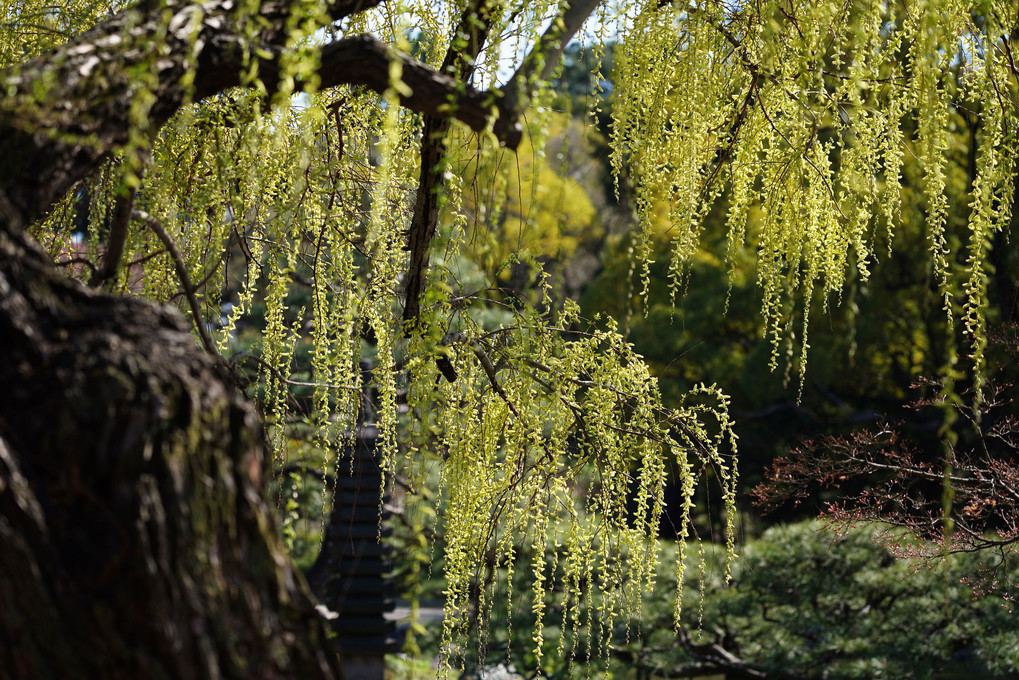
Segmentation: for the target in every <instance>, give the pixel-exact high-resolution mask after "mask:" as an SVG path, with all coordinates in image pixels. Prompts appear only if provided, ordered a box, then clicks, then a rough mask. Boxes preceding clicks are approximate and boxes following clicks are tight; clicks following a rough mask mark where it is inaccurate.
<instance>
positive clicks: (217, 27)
mask: <svg viewBox="0 0 1019 680" xmlns="http://www.w3.org/2000/svg"><path fill="white" fill-rule="evenodd" d="M372 4H375V3H374V2H371V1H369V2H366V3H359V2H356V1H355V0H346V1H344V2H337V3H334V5H333V8H334V11H333V16H334V17H341V16H345V13H346V12H350V11H354V10H355V9H357V8H362V7H366V6H369V5H372ZM235 6H236V3H235V2H234V0H206V1H205V2H187V1H186V0H165V3H156V2H151V1H150V2H146V3H142V4H140V5H138V6H135V7H133V8H131V9H128V10H125V11H124V12H122V13H121V14H118V15H117V16H115V17H113V18H112V19H110V20H108V21H106V22H104V23H103V24H101V25H100V26H98V27H96V28H95V29H93V30H92V31H89V32H87V33H85V34H83V35H81V36H80V37H78V38H77V39H75V40H73V41H71V42H69V43H67V44H65V45H63V46H61V47H60V48H58V49H56V50H54V51H52V52H50V53H47V54H45V55H43V56H41V57H39V58H37V59H34V60H32V61H29V62H28V63H26V64H23V65H22V66H20V67H19V68H16V69H9V70H7V71H6V72H2V73H0V88H2V89H3V91H4V92H5V94H6V96H5V98H4V99H3V100H0V157H3V158H4V160H5V162H4V163H3V164H2V165H0V219H2V220H3V221H4V222H5V223H6V224H7V225H8V226H9V227H11V228H14V229H21V228H24V227H25V226H26V225H27V224H30V223H31V222H33V221H35V220H37V219H39V217H41V216H42V215H43V214H44V213H45V212H46V210H48V209H49V208H50V206H52V205H53V203H54V202H55V201H56V200H57V199H58V198H59V197H60V196H62V195H63V194H64V193H66V192H67V191H68V190H69V189H70V188H71V186H73V185H74V183H75V182H77V181H78V180H80V179H81V178H82V177H84V176H85V174H86V173H87V172H88V171H89V170H91V169H92V168H94V167H96V165H98V163H99V162H100V161H101V160H102V159H103V158H105V157H107V156H109V155H110V154H112V153H116V152H118V151H119V150H121V149H123V148H125V147H126V146H127V145H128V144H129V142H130V141H131V140H132V139H134V140H136V143H138V140H141V143H144V140H147V139H151V138H152V137H153V136H154V135H155V134H156V132H157V131H158V129H159V127H160V126H161V125H162V124H163V123H165V122H166V121H167V120H168V119H169V118H170V116H172V115H173V114H174V113H176V111H178V110H179V109H180V107H181V106H182V105H183V104H185V103H186V102H188V101H191V100H200V99H202V98H205V97H209V96H212V95H215V94H218V93H219V92H222V91H223V90H225V89H227V88H230V87H234V86H237V85H241V84H243V78H244V73H245V70H246V69H245V67H244V64H245V61H246V60H247V59H248V58H249V57H250V58H252V59H254V60H255V61H256V62H258V63H259V74H260V77H261V79H262V80H263V81H264V82H265V86H266V88H267V89H268V90H269V91H270V92H271V91H274V90H275V89H276V87H277V86H278V75H279V67H278V62H279V58H280V57H281V56H282V55H283V53H284V46H283V45H282V44H279V43H278V42H273V41H281V40H282V37H283V36H282V33H281V31H282V29H283V27H284V25H285V21H286V16H287V11H286V10H287V9H288V8H289V3H286V2H283V1H282V0H278V1H277V2H267V3H263V4H262V6H261V7H260V10H259V17H260V18H261V19H262V20H264V21H263V23H265V24H266V27H265V29H264V30H263V31H262V33H261V37H262V39H263V40H264V41H265V42H263V43H261V44H257V45H252V44H251V43H250V40H249V38H248V34H247V32H246V31H245V30H243V27H242V26H240V25H239V24H238V22H239V21H240V19H238V15H237V10H236V7H235ZM243 19H245V20H247V21H252V20H253V19H252V18H249V17H244V18H243ZM256 48H257V49H256ZM254 55H257V56H254ZM393 59H399V60H401V61H402V62H403V80H404V82H405V84H406V85H407V86H408V87H409V88H410V94H409V95H406V96H403V97H401V102H402V103H403V105H404V106H406V107H407V108H409V109H411V110H414V111H418V112H420V113H426V114H429V115H432V116H435V117H438V118H458V119H460V120H463V121H464V122H465V123H466V124H467V125H469V126H471V127H472V128H473V129H475V130H483V129H485V127H486V126H487V125H488V124H489V119H490V118H492V117H493V116H495V115H496V114H498V117H497V119H496V120H495V123H494V126H493V130H494V132H495V134H496V135H497V136H499V137H500V138H501V139H502V140H503V141H504V142H505V143H506V144H507V146H510V147H515V146H516V145H517V144H518V143H519V141H520V129H519V126H518V124H517V123H516V121H517V116H516V115H511V110H510V109H507V108H506V107H505V105H504V103H503V102H502V101H501V100H500V97H499V93H497V92H489V93H482V92H477V91H476V90H473V89H472V88H469V87H465V86H463V84H462V83H461V82H458V81H456V80H455V79H453V78H451V77H449V76H446V75H442V74H439V73H437V72H435V71H434V70H433V69H430V68H429V67H428V66H426V65H424V64H423V63H421V62H419V61H417V60H415V59H413V58H411V57H409V56H407V55H401V54H398V53H395V52H393V51H392V50H389V49H387V48H386V47H385V46H384V45H383V44H382V43H381V42H379V41H378V40H376V39H374V38H372V37H370V36H354V37H350V38H344V39H341V40H338V41H336V42H334V43H332V44H330V45H327V46H325V47H324V48H322V53H321V68H320V73H321V78H322V86H323V87H331V86H335V85H340V84H357V85H365V86H367V87H369V88H371V89H373V90H375V91H377V92H382V91H385V90H386V89H388V88H389V87H390V86H391V83H390V82H389V63H390V61H391V60H393ZM138 73H143V74H147V77H146V78H143V79H141V80H140V79H139V77H138V75H137V74H138ZM188 82H190V83H191V86H190V87H188V86H187V85H186V83H188ZM296 85H297V87H298V88H300V87H301V85H302V84H301V83H297V84H296ZM100 95H101V96H100ZM140 102H147V103H145V104H144V105H143V106H141V108H140V104H139V103H140ZM26 178H30V180H29V181H26Z"/></svg>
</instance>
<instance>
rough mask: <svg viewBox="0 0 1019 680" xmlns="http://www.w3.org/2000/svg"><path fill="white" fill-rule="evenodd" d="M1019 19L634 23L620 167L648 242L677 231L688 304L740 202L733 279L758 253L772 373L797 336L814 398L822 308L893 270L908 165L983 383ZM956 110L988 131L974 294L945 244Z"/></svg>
mask: <svg viewBox="0 0 1019 680" xmlns="http://www.w3.org/2000/svg"><path fill="white" fill-rule="evenodd" d="M1007 4H1008V3H1003V2H969V1H966V0H916V1H914V2H906V3H881V2H859V3H843V2H806V1H803V2H796V1H795V0H794V1H793V2H789V1H788V0H781V1H779V0H775V1H773V2H765V3H756V4H755V5H754V6H753V8H750V7H745V6H743V5H729V4H726V3H703V4H701V3H698V4H695V5H694V4H689V5H688V4H683V3H677V4H676V5H674V6H670V5H664V6H663V5H661V4H659V3H649V4H648V6H647V7H645V8H644V9H643V10H642V11H640V12H638V13H636V15H635V17H634V18H632V21H633V25H634V30H633V31H632V32H630V33H629V34H627V35H626V36H624V38H623V40H622V42H621V44H620V45H619V46H618V47H617V52H616V53H617V57H616V63H617V73H616V78H615V86H616V89H615V91H614V95H615V98H616V99H615V102H614V103H615V106H614V108H613V117H614V128H613V131H614V138H613V146H614V155H613V158H612V163H613V168H614V170H616V172H617V174H618V173H620V172H622V171H623V170H624V168H625V169H628V170H629V172H630V173H631V176H632V177H634V178H635V179H636V181H637V189H636V191H637V195H638V196H637V208H638V214H639V216H640V221H641V224H642V228H643V229H644V230H645V231H650V230H654V229H660V227H659V223H660V215H661V214H662V212H663V211H667V213H668V216H669V217H668V229H669V236H670V238H671V240H672V242H673V244H674V245H673V255H672V262H671V263H670V270H671V271H672V272H673V275H672V277H673V286H674V288H673V290H674V291H676V290H678V289H679V286H680V283H681V281H682V278H681V271H682V267H683V263H684V262H685V261H688V260H689V258H690V257H692V256H693V254H694V253H695V252H696V250H697V248H698V246H699V234H700V223H701V220H702V218H703V215H704V214H705V213H706V212H707V209H708V208H709V207H710V204H711V203H712V202H713V201H715V200H716V199H717V198H718V197H720V196H723V195H725V196H726V197H727V200H728V208H727V210H728V230H729V237H728V246H727V250H728V257H729V261H730V264H731V266H733V267H735V255H736V253H737V252H738V251H739V249H740V248H741V247H742V246H744V245H753V246H756V247H757V248H758V284H759V286H760V288H761V291H762V296H763V312H764V317H765V322H766V323H765V327H766V333H767V335H768V336H769V337H770V338H771V340H772V343H773V362H772V363H773V367H777V366H778V363H779V359H780V354H781V348H782V346H783V344H784V343H785V342H786V341H789V340H791V339H792V338H793V336H794V334H797V335H798V338H797V341H798V343H799V352H798V359H797V360H796V363H797V370H798V371H799V372H800V375H801V380H802V372H803V370H804V367H805V362H806V357H807V349H808V347H809V343H808V335H807V330H808V327H809V322H810V309H811V306H812V304H814V303H815V302H820V303H821V304H822V305H827V304H829V303H831V302H838V301H839V300H840V299H841V293H842V290H843V288H844V287H845V285H846V281H847V276H848V274H849V272H850V270H851V269H855V270H856V273H857V274H858V276H859V278H860V280H862V281H866V280H867V277H868V275H869V270H870V267H871V266H872V264H873V262H874V261H875V258H876V257H878V256H879V255H881V253H876V252H875V242H876V240H877V235H878V230H877V228H876V227H877V226H878V225H879V224H880V225H882V226H884V228H885V229H886V230H887V237H888V242H889V247H892V238H891V237H892V236H893V235H894V231H895V226H896V224H897V222H898V217H899V211H900V205H899V203H900V186H901V168H902V164H903V159H904V156H905V155H907V154H908V155H911V156H913V157H915V159H916V161H917V163H918V165H919V167H920V168H921V172H922V194H923V200H924V206H923V207H924V212H925V213H926V231H927V237H928V242H929V244H930V258H931V262H932V265H933V269H934V272H935V274H936V277H937V280H938V281H939V287H940V290H941V292H942V296H943V300H944V307H945V313H946V314H947V315H948V317H949V320H951V319H952V316H953V311H952V308H953V304H954V296H955V295H957V294H958V293H957V292H955V291H958V289H959V288H960V285H961V288H962V292H963V294H964V295H963V299H962V307H963V324H964V327H965V333H966V336H967V337H968V339H969V342H970V344H971V359H972V361H973V364H974V366H975V370H976V373H978V374H979V373H980V370H981V366H982V356H983V345H984V341H983V339H982V338H983V334H984V328H983V316H984V309H985V308H986V304H987V302H986V295H985V289H986V278H987V276H986V267H985V265H984V263H985V262H986V258H987V252H988V248H989V243H990V239H991V237H992V236H993V234H994V233H995V232H997V231H998V230H1000V229H1001V226H1002V225H1003V224H1006V223H1007V219H1008V217H1009V216H1010V214H1011V196H1012V189H1013V185H1014V173H1013V172H1011V167H1012V166H1011V162H1012V160H1011V159H1012V158H1013V154H1012V153H1011V150H1012V149H1013V148H1014V146H1015V117H1016V111H1015V106H1016V100H1015V87H1016V83H1015V78H1016V77H1015V73H1014V71H1011V70H1010V68H1011V67H1010V65H1009V62H1008V58H1007V55H1008V52H1009V49H1011V48H1010V46H1009V45H1008V43H1007V41H1008V39H1009V37H1008V32H1009V26H1010V25H1012V24H1014V21H1015V16H1014V15H1015V11H1014V8H1009V7H1006V5H1007ZM1010 22H1011V23H1010ZM957 73H961V74H962V77H961V79H959V80H960V82H961V85H962V87H961V88H958V86H957V84H956V81H957V77H956V74H957ZM958 107H965V108H966V109H969V110H973V111H979V113H980V116H981V121H980V122H981V133H980V139H979V140H978V145H979V149H980V151H979V154H978V159H979V160H978V164H977V169H976V174H977V179H976V180H975V181H974V183H973V187H972V189H971V194H970V195H971V205H970V228H971V238H970V240H969V244H968V246H967V247H966V251H965V252H966V260H967V262H966V272H967V273H966V274H964V275H962V276H961V277H960V276H959V274H958V273H957V272H953V271H952V266H951V260H952V259H953V258H955V257H956V255H955V254H954V253H953V252H952V251H951V246H950V243H949V241H948V237H947V235H946V228H947V218H948V212H949V208H950V206H949V204H948V198H947V196H948V194H947V192H946V168H947V165H948V161H949V159H948V155H947V149H948V140H949V135H950V133H951V130H952V125H953V123H952V115H953V111H954V110H957V108H958ZM991 109H993V111H992V110H991ZM752 207H754V208H757V209H758V210H757V211H756V213H755V211H751V208H752ZM797 308H799V309H800V310H801V311H800V312H799V314H798V316H799V317H800V320H799V321H798V322H795V323H794V321H793V320H794V318H795V316H797V314H796V312H795V310H796V309H797ZM797 329H798V330H797Z"/></svg>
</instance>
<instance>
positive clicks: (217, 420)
mask: <svg viewBox="0 0 1019 680" xmlns="http://www.w3.org/2000/svg"><path fill="white" fill-rule="evenodd" d="M0 346H2V347H3V348H4V354H5V356H4V361H3V362H0V384H2V385H3V386H4V389H3V390H2V391H0V573H2V574H3V578H2V579H0V677H10V678H58V677H59V678H283V677H301V678H328V677H339V675H340V671H339V668H338V664H337V661H336V659H335V657H334V656H333V655H332V654H330V652H329V651H328V650H329V647H328V644H327V641H326V635H325V631H324V628H323V626H322V623H321V621H320V619H319V617H318V615H317V613H316V612H315V609H314V602H313V600H312V598H311V597H310V595H309V593H308V591H307V587H306V586H305V585H304V582H303V579H302V578H301V577H300V576H299V574H298V573H297V572H296V571H295V569H294V567H293V566H292V564H291V563H290V561H289V560H288V559H287V558H286V556H285V553H284V551H283V548H282V546H281V545H280V543H279V541H278V540H277V539H276V537H275V524H274V522H273V520H272V517H271V515H270V512H269V509H268V506H267V504H266V503H265V501H264V500H263V484H262V480H263V476H264V469H263V468H264V465H265V463H264V459H263V455H262V448H261V446H260V443H259V440H258V435H257V433H258V427H257V422H256V416H255V413H254V412H253V410H252V409H251V408H250V407H248V406H247V405H246V404H244V402H243V401H242V400H241V399H240V398H239V397H238V396H237V394H236V392H235V391H234V390H233V389H232V388H231V387H230V385H229V383H228V381H226V380H225V379H224V376H222V375H221V374H220V373H219V372H218V368H217V364H216V363H215V361H214V360H213V359H212V358H211V357H208V356H207V355H205V354H204V353H203V352H201V351H200V350H199V349H198V347H197V346H196V345H195V341H194V339H193V338H192V337H191V336H190V335H189V334H188V333H187V332H186V328H185V326H184V324H183V322H182V320H181V318H180V317H179V315H178V314H176V313H175V312H174V311H173V310H171V309H169V308H163V307H159V306H156V305H153V304H150V303H147V302H144V301H141V300H137V299H129V298H116V297H110V296H106V295H101V294H96V293H93V292H91V291H88V290H86V289H84V288H83V287H81V286H79V285H78V284H75V283H73V282H71V281H68V280H65V279H62V278H61V277H59V275H57V274H55V273H54V270H53V269H52V266H51V264H50V263H49V262H48V261H47V259H46V257H45V255H44V254H43V253H42V252H41V251H40V250H39V249H38V248H37V247H35V246H34V245H33V244H31V243H30V242H28V241H27V240H26V239H24V238H23V237H18V236H12V235H10V234H9V233H3V232H0Z"/></svg>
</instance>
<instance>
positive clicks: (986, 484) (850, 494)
mask: <svg viewBox="0 0 1019 680" xmlns="http://www.w3.org/2000/svg"><path fill="white" fill-rule="evenodd" d="M1011 389H1012V386H1010V385H1009V386H1001V385H998V386H992V388H991V390H989V391H990V392H991V398H990V399H988V401H987V402H986V403H985V404H984V406H983V411H984V412H983V414H982V417H981V418H980V420H979V421H977V420H976V419H972V420H969V421H965V420H964V422H967V425H968V428H967V432H963V433H962V435H963V436H961V437H960V443H959V444H956V445H948V444H945V443H943V445H944V446H947V447H948V449H947V457H942V456H943V454H942V452H941V451H939V452H936V453H932V452H930V451H925V450H923V449H922V448H921V447H920V446H918V445H917V443H916V442H914V441H911V440H910V438H909V436H908V434H905V432H904V429H905V426H904V425H903V424H901V423H900V424H884V425H883V426H881V427H879V428H876V429H870V430H861V431H857V432H854V433H853V434H851V435H849V436H844V437H827V438H825V439H822V440H820V441H816V442H810V443H808V444H806V445H805V446H803V447H801V448H798V449H795V450H793V451H792V452H791V453H790V455H789V456H787V457H785V458H780V459H778V460H776V461H775V462H774V463H773V464H772V466H771V469H770V470H769V471H768V474H767V479H768V481H767V482H766V483H764V484H761V485H759V486H758V487H757V488H756V489H754V491H753V494H754V495H755V496H756V498H757V502H758V504H759V505H761V506H763V507H764V508H765V509H766V510H774V509H776V508H778V507H780V506H783V505H786V504H789V503H792V504H799V503H801V502H804V501H805V500H808V499H812V498H815V497H816V495H817V494H818V492H823V491H827V492H829V493H830V492H831V491H832V490H834V491H835V492H836V493H837V494H839V495H843V496H844V497H842V498H839V499H838V500H834V501H830V502H828V503H827V504H826V506H825V508H826V509H825V514H826V515H827V516H828V517H829V518H830V519H831V520H832V521H833V522H834V523H835V524H837V525H839V526H840V527H842V528H846V527H848V526H850V525H852V524H856V523H860V522H883V523H887V524H891V525H893V526H897V527H902V528H904V529H907V530H908V531H909V532H910V533H912V534H914V535H915V536H917V537H919V538H921V539H924V540H926V541H929V542H930V544H931V545H932V547H933V548H934V550H935V552H937V553H938V554H943V553H944V552H946V551H947V552H970V551H974V550H987V549H1005V548H1009V549H1014V546H1015V545H1016V544H1019V457H1017V453H1019V419H1017V418H1016V416H1015V415H1014V414H1013V413H1011V412H1010V409H1011V407H1012V398H1011V396H1010V394H1011ZM916 406H917V407H918V408H928V407H930V406H932V404H930V403H929V402H917V404H916ZM942 451H944V449H942ZM939 454H940V455H939ZM945 484H947V485H948V487H949V488H950V489H951V492H952V494H953V502H952V503H951V512H950V514H949V515H948V516H947V517H946V514H945V511H944V506H943V500H942V489H943V487H944V485H945ZM946 520H948V521H950V528H951V531H949V532H946Z"/></svg>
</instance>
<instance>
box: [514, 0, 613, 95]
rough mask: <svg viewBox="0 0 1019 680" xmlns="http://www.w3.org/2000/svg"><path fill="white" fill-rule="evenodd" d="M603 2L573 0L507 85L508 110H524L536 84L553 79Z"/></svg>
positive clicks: (597, 0)
mask: <svg viewBox="0 0 1019 680" xmlns="http://www.w3.org/2000/svg"><path fill="white" fill-rule="evenodd" d="M600 3H601V0H571V1H570V2H569V3H567V5H566V9H565V10H564V11H563V14H562V16H560V17H556V18H555V19H553V20H552V23H551V24H549V26H548V28H547V29H545V33H544V34H542V36H541V39H540V40H539V41H538V42H537V44H536V45H535V46H534V47H533V48H532V49H531V51H530V53H528V55H527V56H526V57H524V60H523V61H522V62H520V66H519V68H517V70H516V73H514V74H513V77H512V78H510V80H509V82H508V83H506V86H505V87H504V88H503V90H504V92H505V93H506V97H505V103H504V106H505V107H506V110H508V111H513V112H517V113H519V112H522V111H523V109H524V108H525V107H526V106H527V104H528V101H529V100H530V97H531V93H532V92H533V91H534V84H535V83H536V82H540V81H545V80H548V79H549V77H550V76H551V75H552V72H553V71H554V70H555V68H556V66H558V65H559V62H560V61H561V59H562V56H563V52H564V51H565V50H566V46H567V45H568V44H569V42H570V40H572V39H573V36H574V35H576V33H577V31H579V30H580V27H581V26H583V25H584V22H585V21H587V18H588V17H589V16H591V13H592V12H593V11H594V9H595V8H596V7H597V6H598V5H599V4H600Z"/></svg>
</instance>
